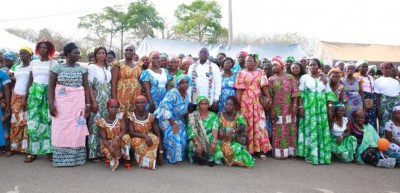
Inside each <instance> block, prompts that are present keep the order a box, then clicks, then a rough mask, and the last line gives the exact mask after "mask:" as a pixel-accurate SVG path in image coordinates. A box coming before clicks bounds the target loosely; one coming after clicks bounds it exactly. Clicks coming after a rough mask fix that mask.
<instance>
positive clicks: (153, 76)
mask: <svg viewBox="0 0 400 193" xmlns="http://www.w3.org/2000/svg"><path fill="white" fill-rule="evenodd" d="M160 70H161V74H158V73H156V72H154V71H153V70H151V69H147V70H145V71H143V72H142V74H141V75H140V80H141V81H142V82H149V83H150V92H151V96H152V98H153V101H154V104H155V108H156V109H157V108H158V106H159V105H160V103H161V101H162V100H163V98H164V96H165V94H166V93H167V89H166V86H167V82H168V75H167V74H168V72H167V70H165V69H164V68H160ZM169 78H171V77H169ZM148 105H149V104H148Z"/></svg>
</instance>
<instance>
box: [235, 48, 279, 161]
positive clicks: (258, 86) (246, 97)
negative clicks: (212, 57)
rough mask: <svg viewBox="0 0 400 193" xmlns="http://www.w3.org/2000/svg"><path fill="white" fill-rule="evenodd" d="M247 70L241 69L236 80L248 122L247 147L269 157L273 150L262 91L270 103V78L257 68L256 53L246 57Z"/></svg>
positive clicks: (264, 156) (241, 108)
mask: <svg viewBox="0 0 400 193" xmlns="http://www.w3.org/2000/svg"><path fill="white" fill-rule="evenodd" d="M245 62H246V68H247V69H246V70H241V71H240V72H239V73H238V74H237V76H236V80H235V84H234V87H235V88H236V97H237V99H238V101H240V102H241V103H240V112H241V113H242V115H243V116H244V118H245V119H246V122H247V124H248V128H247V134H248V142H247V149H248V150H249V152H250V154H254V153H258V154H260V155H259V156H260V158H261V159H263V160H265V159H267V157H266V153H267V152H268V151H270V150H271V144H270V142H269V137H268V133H267V131H266V129H265V128H266V120H265V112H264V107H263V105H262V104H261V102H260V96H261V95H262V94H261V92H263V94H264V95H265V96H266V97H267V101H266V102H267V103H270V101H271V97H270V95H269V92H268V87H267V86H268V80H267V76H265V73H264V71H262V70H258V69H257V62H258V61H257V60H256V56H255V55H254V54H249V55H248V56H247V57H246V59H245Z"/></svg>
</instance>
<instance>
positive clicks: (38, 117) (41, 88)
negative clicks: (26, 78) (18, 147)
mask: <svg viewBox="0 0 400 193" xmlns="http://www.w3.org/2000/svg"><path fill="white" fill-rule="evenodd" d="M47 90H48V85H44V84H38V83H36V82H33V83H32V86H31V87H30V88H29V96H28V117H27V121H28V122H27V125H28V127H27V133H28V135H29V153H30V154H32V155H41V154H47V153H52V152H53V147H52V145H51V128H50V126H51V117H50V114H49V103H48V99H47Z"/></svg>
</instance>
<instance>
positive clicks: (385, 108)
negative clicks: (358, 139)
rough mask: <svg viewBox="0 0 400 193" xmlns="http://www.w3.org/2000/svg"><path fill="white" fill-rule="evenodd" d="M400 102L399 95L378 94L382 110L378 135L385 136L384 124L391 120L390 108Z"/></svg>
mask: <svg viewBox="0 0 400 193" xmlns="http://www.w3.org/2000/svg"><path fill="white" fill-rule="evenodd" d="M399 102H400V97H399V96H396V97H390V96H386V95H381V96H380V104H381V111H382V119H380V120H379V131H378V132H379V133H378V134H379V136H381V137H385V124H386V123H387V122H388V121H389V120H392V110H393V107H395V106H398V105H399Z"/></svg>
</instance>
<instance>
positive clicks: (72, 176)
mask: <svg viewBox="0 0 400 193" xmlns="http://www.w3.org/2000/svg"><path fill="white" fill-rule="evenodd" d="M23 159H24V156H22V155H14V156H13V157H11V158H4V157H0V182H1V186H0V193H3V192H5V193H17V192H18V193H35V192H40V193H43V192H51V193H53V192H54V193H64V192H65V193H67V192H68V193H78V192H89V193H92V192H93V193H94V192H96V193H103V192H107V193H108V192H117V193H119V192H174V193H179V192H185V193H191V192H193V193H197V192H271V193H278V192H279V193H280V192H282V193H284V192H305V193H314V192H315V193H317V192H323V193H332V192H334V193H342V192H343V193H345V192H349V193H357V192H360V193H365V192H374V193H375V192H385V193H394V192H400V168H399V167H397V168H395V169H391V170H390V169H381V168H375V167H372V166H368V165H355V164H352V163H350V164H346V163H341V162H339V161H334V162H333V163H332V164H331V165H324V166H313V165H310V164H308V163H306V162H305V161H303V160H295V161H293V160H275V159H272V158H268V159H267V160H266V161H262V160H257V161H256V166H255V167H254V168H253V169H245V168H238V167H227V166H216V167H213V168H211V167H208V166H197V165H191V164H189V163H187V162H184V163H179V164H177V165H165V166H163V167H158V168H157V169H156V170H153V171H151V170H146V169H141V168H137V167H134V168H133V169H131V170H128V169H126V168H123V167H120V168H119V169H118V170H116V171H115V172H112V171H111V170H110V169H109V168H108V167H107V166H106V165H105V164H104V163H103V162H101V163H100V162H98V163H95V162H89V163H87V164H86V165H85V166H80V167H73V168H52V167H51V164H50V162H49V161H48V160H47V159H45V158H38V159H37V160H36V161H34V162H32V163H29V164H26V163H23Z"/></svg>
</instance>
